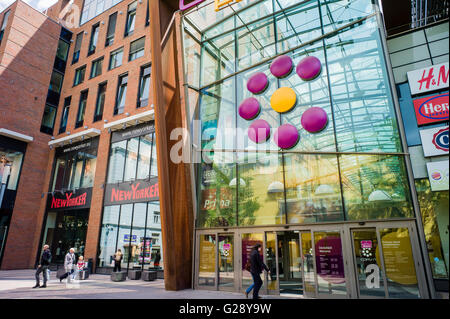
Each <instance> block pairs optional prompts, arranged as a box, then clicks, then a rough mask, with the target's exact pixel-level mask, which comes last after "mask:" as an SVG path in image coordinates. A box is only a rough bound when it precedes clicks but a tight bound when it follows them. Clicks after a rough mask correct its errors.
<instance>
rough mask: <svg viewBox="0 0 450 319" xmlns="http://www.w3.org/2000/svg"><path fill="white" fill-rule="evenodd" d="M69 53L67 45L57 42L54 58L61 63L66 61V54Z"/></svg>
mask: <svg viewBox="0 0 450 319" xmlns="http://www.w3.org/2000/svg"><path fill="white" fill-rule="evenodd" d="M68 53H69V43H67V42H66V41H63V40H59V42H58V49H57V50H56V56H57V57H58V58H59V59H61V60H62V61H64V62H65V61H67V54H68Z"/></svg>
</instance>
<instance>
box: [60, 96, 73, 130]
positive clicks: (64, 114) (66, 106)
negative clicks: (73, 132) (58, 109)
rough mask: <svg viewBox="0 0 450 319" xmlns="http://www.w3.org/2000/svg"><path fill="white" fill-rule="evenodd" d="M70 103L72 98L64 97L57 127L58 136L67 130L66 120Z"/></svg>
mask: <svg viewBox="0 0 450 319" xmlns="http://www.w3.org/2000/svg"><path fill="white" fill-rule="evenodd" d="M71 101H72V97H71V96H69V97H66V98H65V99H64V108H63V111H62V114H61V125H60V126H59V134H61V133H63V132H65V131H66V128H67V119H68V118H69V110H70V102H71Z"/></svg>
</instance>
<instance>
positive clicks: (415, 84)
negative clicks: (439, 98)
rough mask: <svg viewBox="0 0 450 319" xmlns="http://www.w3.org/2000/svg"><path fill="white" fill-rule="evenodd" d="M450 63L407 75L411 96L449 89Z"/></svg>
mask: <svg viewBox="0 0 450 319" xmlns="http://www.w3.org/2000/svg"><path fill="white" fill-rule="evenodd" d="M448 71H449V70H448V62H446V63H442V64H437V65H433V66H430V67H428V68H423V69H419V70H414V71H410V72H408V73H407V76H408V82H409V87H410V89H411V94H420V93H426V92H430V91H436V90H440V89H445V88H448V73H449V72H448Z"/></svg>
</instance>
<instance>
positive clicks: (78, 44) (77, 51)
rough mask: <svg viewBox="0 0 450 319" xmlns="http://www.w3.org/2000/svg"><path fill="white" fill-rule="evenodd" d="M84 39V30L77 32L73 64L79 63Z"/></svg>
mask: <svg viewBox="0 0 450 319" xmlns="http://www.w3.org/2000/svg"><path fill="white" fill-rule="evenodd" d="M82 41H83V32H80V33H78V34H77V39H76V40H75V48H74V50H73V57H72V64H74V63H77V62H78V60H79V58H80V50H81V42H82Z"/></svg>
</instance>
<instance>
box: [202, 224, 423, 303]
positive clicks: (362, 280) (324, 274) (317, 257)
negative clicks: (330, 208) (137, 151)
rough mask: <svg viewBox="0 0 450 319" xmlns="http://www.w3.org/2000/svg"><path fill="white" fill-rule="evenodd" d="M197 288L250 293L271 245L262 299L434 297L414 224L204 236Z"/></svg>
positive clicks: (211, 232)
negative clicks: (255, 268) (251, 267)
mask: <svg viewBox="0 0 450 319" xmlns="http://www.w3.org/2000/svg"><path fill="white" fill-rule="evenodd" d="M196 239H197V240H196V258H195V260H196V265H195V272H196V277H195V288H196V289H211V290H227V291H238V292H243V291H244V290H245V289H246V288H247V287H248V286H250V284H251V283H252V277H251V274H250V273H249V272H248V271H246V270H245V269H244V268H245V264H246V262H247V259H248V257H249V255H250V251H251V250H252V247H253V246H254V245H255V244H256V243H261V244H262V245H263V259H264V262H265V264H266V265H267V266H268V268H269V269H270V274H267V273H266V272H264V285H263V287H262V288H261V294H269V295H282V296H290V297H295V296H298V297H308V298H402V299H404V298H428V292H427V289H426V282H425V278H424V269H423V265H422V262H421V260H420V258H419V254H420V252H419V250H418V247H419V244H418V239H417V236H416V231H415V225H414V222H413V221H401V222H397V221H392V222H366V223H354V224H328V225H314V226H301V227H298V226H295V227H293V226H290V227H289V228H288V229H286V228H284V227H277V228H273V229H267V228H265V229H264V230H259V229H256V228H253V229H238V230H233V231H232V232H226V233H222V232H214V230H208V231H198V232H197V237H196Z"/></svg>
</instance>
